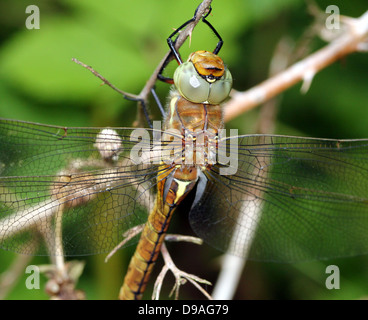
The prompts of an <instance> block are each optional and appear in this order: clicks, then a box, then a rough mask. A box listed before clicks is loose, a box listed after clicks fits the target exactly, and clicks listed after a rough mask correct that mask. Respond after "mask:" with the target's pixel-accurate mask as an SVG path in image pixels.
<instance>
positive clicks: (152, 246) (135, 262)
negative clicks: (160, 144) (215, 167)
mask: <svg viewBox="0 0 368 320" xmlns="http://www.w3.org/2000/svg"><path fill="white" fill-rule="evenodd" d="M171 174H172V175H173V177H172V178H173V179H170V182H169V183H171V184H170V188H169V191H168V192H167V196H166V201H164V200H163V194H164V190H165V184H166V183H167V181H169V179H167V176H169V175H171ZM196 182H197V169H196V168H194V167H193V168H183V169H182V168H180V169H178V168H173V169H170V170H168V171H167V173H166V177H165V178H163V179H161V180H160V181H159V182H158V192H157V198H156V203H155V206H154V209H153V210H152V212H151V213H150V215H149V216H148V221H147V223H146V225H145V226H144V229H143V231H142V234H141V238H140V240H139V243H138V246H137V249H136V251H135V253H134V255H133V257H132V259H131V260H130V263H129V267H128V271H127V274H126V276H125V280H124V284H123V286H122V287H121V289H120V294H119V299H121V300H137V299H141V298H142V296H143V293H144V290H145V289H146V285H147V282H148V280H149V277H150V275H151V272H152V269H153V267H154V264H155V262H156V260H157V258H158V255H159V253H160V250H161V245H162V243H163V241H164V239H165V234H166V232H167V229H168V227H169V223H170V220H171V217H172V214H173V212H174V211H175V209H176V207H177V205H178V204H179V203H180V202H181V201H182V199H184V198H185V196H186V195H187V194H188V193H189V192H190V190H191V189H193V187H194V186H195V184H196Z"/></svg>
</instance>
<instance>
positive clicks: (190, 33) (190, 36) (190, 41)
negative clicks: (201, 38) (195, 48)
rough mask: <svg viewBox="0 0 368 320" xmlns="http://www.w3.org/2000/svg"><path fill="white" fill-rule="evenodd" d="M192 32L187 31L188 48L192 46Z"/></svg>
mask: <svg viewBox="0 0 368 320" xmlns="http://www.w3.org/2000/svg"><path fill="white" fill-rule="evenodd" d="M192 32H193V30H190V31H189V35H188V36H189V48H190V46H191V44H192Z"/></svg>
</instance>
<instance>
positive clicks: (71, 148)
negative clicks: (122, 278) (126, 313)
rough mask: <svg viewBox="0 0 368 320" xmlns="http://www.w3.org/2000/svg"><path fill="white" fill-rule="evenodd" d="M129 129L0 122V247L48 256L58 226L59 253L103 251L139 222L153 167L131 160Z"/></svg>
mask: <svg viewBox="0 0 368 320" xmlns="http://www.w3.org/2000/svg"><path fill="white" fill-rule="evenodd" d="M134 130H135V129H129V128H116V129H114V130H112V129H108V130H107V131H101V129H99V128H63V127H55V126H46V125H39V124H33V123H27V122H20V121H11V120H5V119H0V150H1V152H0V247H1V248H3V249H6V250H10V251H15V252H19V253H25V254H49V253H50V251H51V252H52V251H53V250H52V247H53V248H54V249H55V246H56V244H55V243H56V242H57V240H55V239H57V237H58V235H60V231H58V230H59V229H60V228H59V226H60V225H61V224H62V227H63V228H62V239H63V250H64V254H66V255H84V254H95V253H102V252H109V251H110V250H111V249H112V248H114V246H116V245H117V244H118V243H120V242H121V240H122V239H123V233H124V232H126V231H127V230H129V229H130V228H132V227H134V226H136V225H139V224H142V223H144V222H145V221H146V219H147V210H149V209H150V206H152V205H153V203H154V197H153V192H152V191H153V190H154V187H155V184H156V176H157V168H158V165H156V166H151V165H150V166H148V165H147V164H145V163H144V162H143V163H141V164H136V163H134V162H132V161H131V157H130V155H131V151H132V150H133V147H134V146H135V145H136V144H137V142H136V141H132V139H131V134H132V132H133V131H134ZM144 139H145V138H141V140H140V142H141V145H142V144H146V146H147V148H148V149H149V148H151V146H150V142H149V139H147V140H144ZM133 140H134V139H133ZM60 221H62V222H60ZM58 232H59V234H58ZM40 236H41V238H43V239H44V240H46V241H45V243H46V244H45V245H40V242H39V241H38V240H37V239H38V238H40ZM39 246H41V247H40V249H39ZM54 251H55V250H54ZM55 252H56V251H55ZM55 252H54V253H55ZM56 254H57V252H56Z"/></svg>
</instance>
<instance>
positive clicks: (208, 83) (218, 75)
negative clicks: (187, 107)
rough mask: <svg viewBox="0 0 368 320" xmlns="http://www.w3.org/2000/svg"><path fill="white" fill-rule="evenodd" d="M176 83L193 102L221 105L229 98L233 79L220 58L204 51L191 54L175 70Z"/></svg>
mask: <svg viewBox="0 0 368 320" xmlns="http://www.w3.org/2000/svg"><path fill="white" fill-rule="evenodd" d="M174 83H175V86H176V88H177V89H178V90H179V93H180V94H181V95H182V96H183V97H184V98H185V99H187V100H189V101H191V102H194V103H208V104H220V103H221V102H223V101H224V100H225V99H226V98H227V97H228V96H229V93H230V90H231V87H232V84H233V78H232V76H231V73H230V71H229V70H228V69H227V67H226V66H225V65H224V62H223V61H222V59H221V58H220V57H219V56H217V55H216V54H214V53H212V52H209V51H203V50H202V51H196V52H194V53H191V54H190V56H189V59H188V61H186V62H184V63H182V64H181V65H180V66H179V67H178V68H177V69H176V70H175V73H174Z"/></svg>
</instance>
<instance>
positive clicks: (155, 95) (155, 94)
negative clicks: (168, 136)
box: [151, 87, 166, 118]
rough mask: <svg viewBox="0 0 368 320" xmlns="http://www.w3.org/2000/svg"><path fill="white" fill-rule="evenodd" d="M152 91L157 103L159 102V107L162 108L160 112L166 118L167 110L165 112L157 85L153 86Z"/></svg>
mask: <svg viewBox="0 0 368 320" xmlns="http://www.w3.org/2000/svg"><path fill="white" fill-rule="evenodd" d="M151 93H152V96H153V98H154V99H155V101H156V104H157V106H158V108H159V109H160V112H161V115H162V117H163V118H165V115H166V112H165V109H164V107H163V106H162V103H161V101H160V98H159V97H158V95H157V93H156V90H155V87H153V88H152V89H151Z"/></svg>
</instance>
